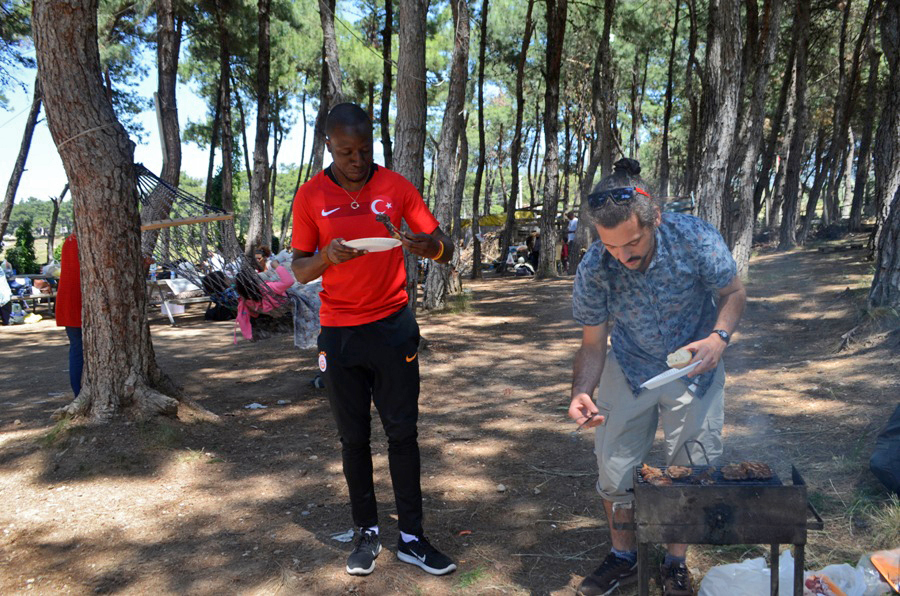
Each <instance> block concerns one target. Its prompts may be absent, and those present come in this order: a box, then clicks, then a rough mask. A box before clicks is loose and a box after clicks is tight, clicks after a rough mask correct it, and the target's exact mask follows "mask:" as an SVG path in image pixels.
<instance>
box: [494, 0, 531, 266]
mask: <svg viewBox="0 0 900 596" xmlns="http://www.w3.org/2000/svg"><path fill="white" fill-rule="evenodd" d="M533 9H534V0H528V8H527V9H526V12H525V31H524V32H523V34H522V49H521V50H520V51H519V56H518V60H517V61H516V123H515V125H514V127H513V138H512V143H511V145H510V149H509V166H510V177H511V180H510V189H509V200H508V201H507V208H506V224H505V225H504V226H503V236H502V237H501V238H502V239H501V241H500V255H501V256H504V260H503V261H502V262H501V263H500V270H501V271H505V270H506V260H505V255H507V254H509V247H510V245H511V244H512V239H513V234H514V233H515V229H516V205H517V204H518V201H519V163H520V161H521V157H522V119H523V117H524V114H525V64H526V62H527V61H528V46H529V45H531V34H532V32H533V31H534V21H533V20H532V18H531V14H532V11H533ZM500 176H501V178H500V180H501V183H502V181H503V169H502V165H501V169H500ZM504 194H505V193H504Z"/></svg>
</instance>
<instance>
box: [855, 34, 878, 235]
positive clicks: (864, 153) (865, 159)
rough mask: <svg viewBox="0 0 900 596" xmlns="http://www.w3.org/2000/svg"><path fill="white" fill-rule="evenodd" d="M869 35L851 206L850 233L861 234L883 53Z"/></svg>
mask: <svg viewBox="0 0 900 596" xmlns="http://www.w3.org/2000/svg"><path fill="white" fill-rule="evenodd" d="M874 30H875V28H874V27H872V28H871V29H870V34H869V41H868V43H869V82H868V83H867V84H866V109H865V111H864V112H863V130H862V138H861V139H860V141H859V154H858V156H857V161H856V180H855V182H854V185H853V203H852V204H851V206H850V231H851V232H859V231H860V230H861V228H862V213H863V199H864V198H865V196H866V183H867V182H868V181H869V168H870V161H871V149H872V131H873V129H874V123H875V110H876V105H877V102H878V64H879V62H880V61H881V53H880V52H878V51H876V50H875V46H874V42H873V39H872V37H873V32H874Z"/></svg>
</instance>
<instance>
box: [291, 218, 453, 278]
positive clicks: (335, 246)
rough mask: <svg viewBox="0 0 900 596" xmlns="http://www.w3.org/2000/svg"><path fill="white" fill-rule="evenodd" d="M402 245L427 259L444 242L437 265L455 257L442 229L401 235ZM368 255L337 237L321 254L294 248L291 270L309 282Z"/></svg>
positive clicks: (431, 256)
mask: <svg viewBox="0 0 900 596" xmlns="http://www.w3.org/2000/svg"><path fill="white" fill-rule="evenodd" d="M400 242H401V243H402V244H403V247H404V248H406V250H408V251H409V252H411V253H412V254H414V255H416V256H419V257H423V258H426V259H432V258H434V257H435V256H436V255H437V254H438V252H440V249H441V243H443V245H444V253H443V254H442V255H441V257H440V258H439V259H437V260H436V262H438V263H448V262H450V259H451V258H452V257H453V242H452V241H451V240H450V238H448V237H447V236H446V235H445V234H444V232H443V231H441V229H440V228H437V229H435V230H434V232H432V233H431V234H412V233H409V232H401V237H400ZM367 254H369V251H367V250H358V249H355V248H350V247H349V246H346V245H345V244H344V239H343V238H335V239H333V240H332V241H331V242H330V243H329V244H328V245H327V246H326V247H325V248H324V249H322V250H321V251H320V252H319V253H318V254H316V253H311V252H307V251H303V250H297V249H294V260H293V261H292V263H291V269H293V271H294V277H296V278H297V281H299V282H301V283H309V282H310V281H312V280H314V279H316V278H317V277H320V276H321V275H322V274H323V273H324V272H325V270H326V269H328V268H329V267H332V266H336V265H340V264H341V263H346V262H347V261H351V260H353V259H356V258H359V257H361V256H363V255H367Z"/></svg>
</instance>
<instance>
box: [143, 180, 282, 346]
mask: <svg viewBox="0 0 900 596" xmlns="http://www.w3.org/2000/svg"><path fill="white" fill-rule="evenodd" d="M135 170H136V173H137V191H138V196H139V198H140V210H141V253H142V255H143V256H144V258H145V259H146V258H148V257H149V258H152V259H153V260H154V261H155V262H156V265H157V266H160V265H161V266H162V267H163V270H164V271H165V272H167V273H168V274H170V275H177V276H178V277H182V278H185V279H188V280H189V281H191V283H193V284H194V285H196V286H197V287H198V288H203V291H204V293H206V294H207V295H209V296H210V299H211V300H212V301H213V302H215V303H216V304H218V305H220V306H224V307H226V308H229V309H231V310H233V311H237V309H238V302H237V297H236V296H235V291H236V292H237V294H240V295H241V296H243V297H244V298H245V300H251V301H253V302H256V303H263V302H268V303H269V304H268V306H273V305H274V307H273V308H271V309H267V310H266V315H267V316H268V317H269V318H278V317H284V316H285V315H289V314H290V309H291V301H290V299H289V298H288V297H287V296H286V295H283V294H280V293H277V292H275V291H274V290H273V289H272V288H271V287H270V286H269V285H268V284H267V283H266V282H265V281H263V280H262V279H261V278H260V277H259V275H258V274H257V271H256V268H255V266H254V264H253V263H252V262H251V260H250V259H248V258H247V257H246V255H245V254H244V251H243V250H242V248H241V246H240V244H239V243H238V241H237V235H236V234H235V230H234V214H232V213H228V212H227V211H225V210H224V209H221V208H219V207H214V206H212V205H207V204H205V203H204V202H203V201H201V200H200V199H198V198H197V197H195V196H193V195H192V194H190V193H188V192H185V191H183V190H180V189H178V188H176V187H174V186H172V185H171V184H169V183H167V182H165V181H164V180H162V179H161V178H159V177H158V176H157V175H155V174H154V173H153V172H151V171H150V170H148V169H147V168H145V167H144V166H143V165H142V164H136V166H135ZM259 318H260V319H262V321H260V322H261V324H262V326H263V327H264V328H271V327H272V326H271V323H272V322H271V321H268V320H266V319H263V317H262V316H260V317H259ZM260 335H261V336H267V335H269V334H267V333H261V334H260ZM254 338H256V334H255V333H254Z"/></svg>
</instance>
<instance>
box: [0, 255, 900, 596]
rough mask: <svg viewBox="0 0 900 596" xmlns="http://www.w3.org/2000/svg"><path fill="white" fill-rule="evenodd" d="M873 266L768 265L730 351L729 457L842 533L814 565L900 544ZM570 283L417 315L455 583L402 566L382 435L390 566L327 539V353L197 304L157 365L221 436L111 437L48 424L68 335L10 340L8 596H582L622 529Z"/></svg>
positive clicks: (174, 428)
mask: <svg viewBox="0 0 900 596" xmlns="http://www.w3.org/2000/svg"><path fill="white" fill-rule="evenodd" d="M863 257H864V254H863V251H862V250H849V251H840V252H832V253H822V252H819V251H818V250H816V249H815V247H813V248H810V249H804V250H798V251H793V252H789V253H774V252H771V251H769V250H767V249H765V248H763V249H761V254H760V255H758V256H756V257H755V258H754V260H753V263H752V269H751V282H750V284H749V285H748V289H749V294H750V301H749V304H748V307H747V310H746V313H745V315H744V319H743V322H742V324H741V328H740V330H739V332H738V333H737V335H736V338H735V341H734V342H733V344H732V346H731V347H730V348H729V349H728V351H727V352H726V366H727V370H728V381H727V389H726V401H727V411H726V436H725V441H726V451H725V457H724V458H723V459H724V461H739V460H743V459H755V460H763V461H767V462H770V463H772V464H773V467H774V468H775V470H776V472H777V473H778V474H779V475H780V476H781V477H782V478H785V477H787V478H789V477H790V465H791V464H794V465H796V466H797V468H798V469H799V470H800V471H801V472H802V474H803V475H804V477H805V479H806V481H807V483H808V485H809V489H810V498H811V500H812V501H813V502H814V503H815V504H816V506H817V507H819V510H820V511H821V512H822V514H823V516H824V517H825V523H826V529H825V531H823V532H811V533H810V536H809V544H808V546H807V559H808V568H821V567H822V566H824V565H826V564H829V563H841V562H850V563H851V564H855V563H856V561H857V560H858V559H859V557H860V555H861V554H863V553H865V552H869V551H871V550H874V549H875V548H877V547H879V546H881V547H884V546H888V545H886V544H878V541H879V540H881V539H882V538H880V536H882V535H881V534H880V533H879V531H878V528H877V527H876V526H875V525H873V524H874V522H873V521H872V520H873V519H874V518H873V517H872V513H874V512H877V511H878V510H879V509H883V508H885V507H890V504H889V503H888V501H887V495H886V494H885V492H884V491H883V490H881V489H880V488H879V487H878V485H877V482H876V481H875V479H874V477H872V476H871V474H870V473H869V472H868V469H867V468H868V457H869V454H870V453H871V448H872V445H873V443H874V439H875V435H876V434H877V432H878V430H879V428H880V427H881V425H883V423H884V421H885V420H886V419H887V417H888V416H889V415H890V413H891V412H892V411H893V408H894V407H895V406H896V404H897V402H898V395H900V378H898V377H900V374H898V370H900V366H898V365H900V349H898V344H900V334H898V333H897V332H893V333H888V332H886V331H885V330H886V329H888V328H889V327H888V326H887V325H881V326H879V325H878V324H877V323H878V321H877V320H869V322H868V323H866V324H865V325H864V326H863V327H861V328H860V329H859V330H858V331H857V332H856V333H855V334H854V336H853V339H854V341H852V342H851V344H850V347H849V349H847V350H845V351H842V352H839V353H838V352H837V351H836V349H837V347H838V346H839V344H840V343H841V335H842V334H844V333H846V332H847V331H849V330H850V329H851V328H853V327H854V326H855V325H856V323H857V318H858V316H859V308H860V305H861V304H862V302H861V300H862V298H863V297H864V296H865V292H866V289H867V287H868V284H869V281H870V279H871V272H872V265H871V263H870V262H866V261H865V260H864V258H863ZM571 285H572V279H571V278H564V279H561V280H557V281H551V282H535V281H532V280H530V279H522V278H519V279H508V278H507V279H493V280H485V281H483V282H478V283H468V284H467V285H466V288H467V290H470V292H471V293H470V294H468V296H469V300H468V305H467V307H465V308H458V309H457V312H448V313H444V314H430V315H422V316H421V317H420V324H421V327H422V333H423V336H424V337H425V338H426V339H427V341H428V348H427V350H425V351H423V352H421V354H420V357H421V367H422V377H423V381H422V396H421V416H420V424H419V432H420V445H421V449H422V462H423V470H422V483H423V490H424V494H425V498H426V501H425V515H426V519H425V524H426V525H425V527H426V532H427V533H428V536H429V538H430V539H431V540H432V541H433V542H434V543H435V544H437V545H439V546H440V548H441V549H442V550H444V551H445V552H447V553H448V554H450V555H451V556H453V557H454V558H455V559H456V560H457V561H458V563H459V569H458V570H457V571H456V572H455V573H454V574H451V575H449V576H446V577H443V578H435V577H431V576H429V575H427V574H425V573H424V572H422V571H421V570H419V569H418V568H415V567H412V566H410V565H406V564H403V563H401V562H399V561H398V560H397V559H396V557H395V554H394V553H395V550H396V549H395V546H396V540H397V535H398V532H397V528H396V515H395V509H394V506H393V498H392V492H391V488H390V481H389V476H388V470H387V448H386V441H385V439H384V434H383V431H382V430H381V428H380V424H379V423H378V421H377V417H376V418H375V421H374V422H373V426H374V431H373V451H374V452H375V470H376V472H375V473H376V479H377V484H376V487H377V493H378V497H379V500H380V506H379V509H380V515H381V527H382V535H383V542H384V544H385V547H386V548H385V551H384V552H383V553H382V554H381V555H380V557H379V558H378V561H377V567H376V570H375V572H374V573H373V574H372V575H370V576H368V577H365V578H359V577H352V576H349V575H347V574H346V573H345V572H344V564H345V559H346V556H347V554H348V552H349V550H350V545H348V544H344V543H341V542H338V541H337V540H334V539H333V538H332V535H334V534H336V533H339V532H344V531H346V530H348V529H349V528H350V526H351V521H350V515H349V507H348V505H347V503H346V488H345V485H344V481H343V476H342V473H341V463H340V453H339V443H338V440H337V436H336V433H335V430H334V425H333V421H332V419H331V415H330V412H329V410H328V404H327V401H326V398H325V395H324V392H323V390H318V389H315V388H313V387H312V386H311V385H310V384H309V381H310V379H312V378H313V376H314V372H315V361H316V355H315V353H314V351H298V350H297V349H295V348H294V347H293V345H292V342H291V338H289V337H286V336H285V337H277V338H273V339H269V340H266V341H263V342H259V343H256V344H251V343H247V342H243V341H242V342H240V343H239V344H238V345H237V346H234V345H232V324H231V323H230V322H223V323H209V322H206V321H204V320H203V319H202V312H203V311H202V306H198V305H195V306H193V307H188V308H189V309H190V310H189V311H188V313H187V314H185V315H181V316H180V317H179V318H178V323H179V326H178V327H177V328H172V327H170V326H169V325H168V322H167V321H166V320H165V319H164V318H163V317H160V316H153V317H152V322H151V326H152V332H153V343H154V347H155V350H156V355H157V358H158V360H159V362H160V364H161V366H162V367H163V369H164V370H166V371H167V372H168V373H169V374H170V375H171V376H172V377H173V378H174V379H175V380H176V381H177V383H178V384H180V385H181V386H183V387H184V390H185V392H186V393H187V394H188V395H190V396H192V397H193V398H194V399H196V400H197V401H198V402H199V403H201V404H202V405H203V406H205V407H206V408H208V409H209V410H211V411H213V412H215V413H216V414H218V415H219V416H220V417H221V421H220V422H207V421H202V420H198V419H196V418H194V417H191V416H183V417H182V419H180V420H160V421H155V422H149V423H140V424H136V423H129V422H127V421H117V422H114V423H112V424H110V425H107V426H101V427H98V426H90V425H72V424H69V425H63V424H61V425H54V424H53V422H52V421H51V420H50V413H51V412H52V411H53V410H54V409H56V408H58V407H60V406H62V405H64V404H66V403H67V402H68V401H69V400H70V399H71V392H70V389H69V385H68V375H67V343H66V338H65V333H64V332H63V331H62V329H58V328H56V327H55V326H54V322H53V320H52V319H50V320H46V321H44V322H41V323H39V324H35V325H23V326H17V327H5V328H2V329H0V354H2V355H3V356H2V366H0V388H2V389H0V396H2V397H0V400H2V406H3V407H2V410H0V495H2V497H0V498H2V500H3V505H2V507H0V593H3V594H19V593H34V594H90V593H118V594H275V593H279V594H377V595H380V594H429V595H431V594H572V593H573V592H574V588H575V587H576V586H577V585H578V582H579V581H580V579H581V577H582V576H583V575H585V574H587V573H589V572H590V571H591V570H592V569H593V568H594V567H595V566H596V565H597V563H598V561H599V560H600V559H601V558H602V557H603V556H604V555H605V554H606V552H607V549H608V533H607V530H606V524H605V521H604V519H603V517H602V514H601V503H600V499H599V497H598V495H597V494H596V492H595V490H594V482H595V468H596V464H595V460H594V456H593V452H592V441H591V439H592V435H591V432H582V433H580V434H579V435H578V436H576V437H573V436H572V434H571V433H572V430H573V429H574V428H575V426H574V424H573V423H572V422H571V421H569V420H568V418H567V417H566V409H567V405H568V401H569V400H568V391H569V383H570V376H571V360H572V356H573V354H574V352H575V350H576V349H577V346H578V341H579V336H580V330H579V328H578V327H577V326H576V325H575V323H574V322H573V321H572V319H571V301H570V297H571ZM251 403H259V404H262V405H265V406H267V407H266V408H265V409H247V408H246V406H248V405H249V404H251ZM651 461H652V462H656V463H661V461H660V452H659V450H658V448H657V449H656V450H655V451H654V454H653V455H652V456H651ZM499 485H503V487H505V489H502V490H501V488H500V487H499ZM892 546H897V545H892ZM766 551H767V547H766V546H764V545H763V546H753V545H749V546H733V547H696V548H693V549H691V551H690V554H689V560H688V563H689V566H690V567H692V568H693V569H694V572H695V577H696V580H697V583H698V585H699V580H700V578H701V577H702V574H703V573H704V572H705V571H706V570H707V569H709V568H710V567H711V566H713V565H717V564H720V563H724V562H733V561H736V560H739V559H740V558H741V557H748V556H761V555H763V554H764V553H765V552H766ZM657 556H658V553H657ZM624 593H626V594H628V593H635V591H630V592H629V591H625V592H624Z"/></svg>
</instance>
